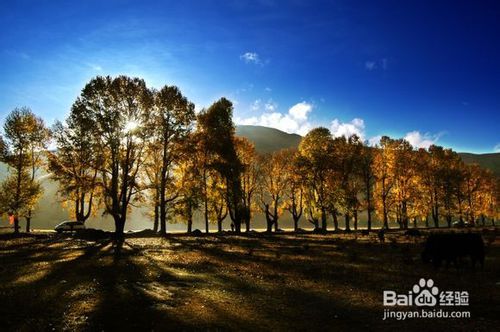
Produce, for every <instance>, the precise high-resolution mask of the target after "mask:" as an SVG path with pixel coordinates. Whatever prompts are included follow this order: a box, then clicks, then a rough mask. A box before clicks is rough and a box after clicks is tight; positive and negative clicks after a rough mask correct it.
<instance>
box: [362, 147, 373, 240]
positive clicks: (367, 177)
mask: <svg viewBox="0 0 500 332" xmlns="http://www.w3.org/2000/svg"><path fill="white" fill-rule="evenodd" d="M373 154H374V152H373V148H372V147H369V146H366V145H365V146H364V147H363V149H362V150H361V156H360V167H359V172H360V176H361V179H362V181H363V186H364V191H365V194H364V196H365V200H364V202H365V207H366V213H367V228H368V231H370V230H371V229H372V212H373V210H374V208H373V182H374V175H373V169H372V163H373Z"/></svg>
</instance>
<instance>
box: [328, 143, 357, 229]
mask: <svg viewBox="0 0 500 332" xmlns="http://www.w3.org/2000/svg"><path fill="white" fill-rule="evenodd" d="M362 149H363V143H362V142H361V140H360V139H359V137H358V136H356V135H352V136H350V137H349V138H346V137H345V136H340V137H337V138H335V139H334V141H333V154H334V158H333V169H334V171H335V174H336V176H337V177H338V180H339V181H338V185H339V189H340V191H339V194H340V205H341V207H342V208H343V211H344V217H345V229H346V231H350V225H349V222H350V218H351V217H354V220H355V221H354V226H355V229H357V217H358V206H359V201H358V193H359V191H360V189H361V185H360V184H361V181H360V180H361V179H360V177H359V170H358V169H359V167H360V165H361V160H360V157H361V153H362ZM332 189H333V188H332ZM337 197H338V196H337Z"/></svg>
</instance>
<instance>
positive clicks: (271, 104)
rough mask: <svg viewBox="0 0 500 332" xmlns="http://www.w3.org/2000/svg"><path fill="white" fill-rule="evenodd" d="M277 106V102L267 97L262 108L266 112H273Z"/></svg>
mask: <svg viewBox="0 0 500 332" xmlns="http://www.w3.org/2000/svg"><path fill="white" fill-rule="evenodd" d="M277 108H278V104H276V103H275V102H274V101H272V99H269V100H268V101H267V103H266V104H265V105H264V109H265V110H266V111H267V112H274V111H276V109H277Z"/></svg>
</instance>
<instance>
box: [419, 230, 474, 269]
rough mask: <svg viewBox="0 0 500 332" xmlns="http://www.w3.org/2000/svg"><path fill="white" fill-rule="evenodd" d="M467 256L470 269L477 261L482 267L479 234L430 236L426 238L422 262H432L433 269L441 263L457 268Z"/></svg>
mask: <svg viewBox="0 0 500 332" xmlns="http://www.w3.org/2000/svg"><path fill="white" fill-rule="evenodd" d="M467 256H469V257H470V259H471V263H472V267H474V266H475V264H476V261H479V263H480V264H481V268H482V267H483V266H484V242H483V238H482V237H481V234H474V233H441V234H439V233H438V234H431V235H429V237H428V238H427V241H426V243H425V247H424V251H423V252H422V260H423V261H424V262H432V264H433V265H434V266H435V267H439V266H441V263H442V262H443V261H445V262H446V264H447V265H449V264H450V263H453V264H454V265H455V267H457V268H458V263H459V261H460V260H461V259H462V258H465V257H467Z"/></svg>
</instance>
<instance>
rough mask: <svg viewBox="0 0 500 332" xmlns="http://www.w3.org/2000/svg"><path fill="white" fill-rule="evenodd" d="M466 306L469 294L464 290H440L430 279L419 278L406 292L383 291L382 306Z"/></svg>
mask: <svg viewBox="0 0 500 332" xmlns="http://www.w3.org/2000/svg"><path fill="white" fill-rule="evenodd" d="M437 304H439V305H441V306H466V305H469V294H468V292H466V291H440V290H439V288H438V287H437V286H436V285H435V284H434V280H432V279H427V280H426V279H424V278H421V279H420V280H419V281H418V283H416V284H415V285H413V287H412V289H411V290H410V291H409V292H408V293H406V294H404V293H403V294H398V293H396V292H395V291H391V290H385V291H384V306H418V307H434V306H436V305H437Z"/></svg>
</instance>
